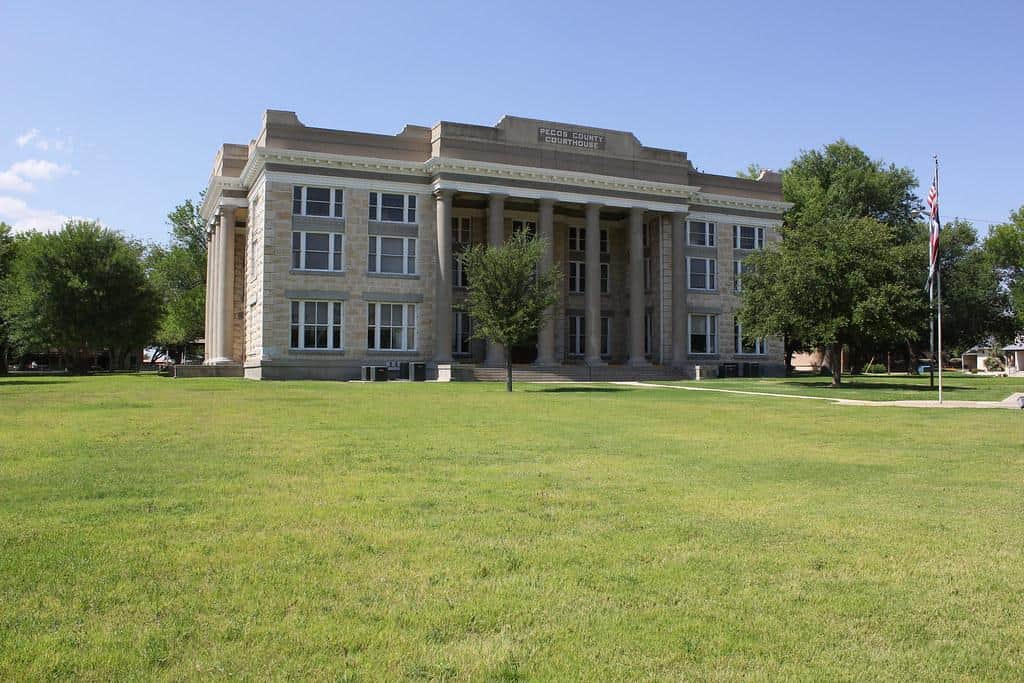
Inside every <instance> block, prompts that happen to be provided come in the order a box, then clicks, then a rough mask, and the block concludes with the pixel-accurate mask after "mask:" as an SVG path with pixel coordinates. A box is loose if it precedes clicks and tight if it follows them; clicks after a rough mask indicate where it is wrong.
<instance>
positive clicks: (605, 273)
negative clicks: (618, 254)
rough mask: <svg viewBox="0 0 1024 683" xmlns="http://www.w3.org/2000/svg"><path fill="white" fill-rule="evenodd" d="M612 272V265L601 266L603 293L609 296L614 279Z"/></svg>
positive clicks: (604, 264) (603, 264)
mask: <svg viewBox="0 0 1024 683" xmlns="http://www.w3.org/2000/svg"><path fill="white" fill-rule="evenodd" d="M611 270H612V268H611V264H610V263H602V264H601V293H602V294H607V293H608V292H609V291H611V279H612V277H611Z"/></svg>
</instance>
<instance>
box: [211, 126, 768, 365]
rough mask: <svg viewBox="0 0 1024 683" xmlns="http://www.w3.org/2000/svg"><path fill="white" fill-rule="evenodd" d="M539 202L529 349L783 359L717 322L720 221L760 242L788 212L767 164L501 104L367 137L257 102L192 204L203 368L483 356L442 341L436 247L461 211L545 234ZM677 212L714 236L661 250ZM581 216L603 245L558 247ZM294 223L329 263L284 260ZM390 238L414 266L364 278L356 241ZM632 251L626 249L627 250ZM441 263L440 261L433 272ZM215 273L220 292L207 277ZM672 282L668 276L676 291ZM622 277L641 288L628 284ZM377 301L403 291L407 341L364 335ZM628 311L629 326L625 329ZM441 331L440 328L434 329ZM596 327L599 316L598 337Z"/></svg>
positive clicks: (680, 222)
mask: <svg viewBox="0 0 1024 683" xmlns="http://www.w3.org/2000/svg"><path fill="white" fill-rule="evenodd" d="M544 131H547V132H544ZM567 141H568V142H567ZM296 188H299V192H300V197H307V194H305V193H309V192H310V190H312V191H313V192H314V193H320V194H316V197H320V196H328V197H330V198H331V199H330V208H329V210H328V208H327V204H326V203H324V202H320V203H318V204H317V203H315V202H313V200H310V201H309V202H306V201H305V200H303V201H302V203H300V209H299V211H297V212H296V211H295V207H294V199H295V195H294V193H295V192H296ZM302 188H307V189H306V190H302ZM328 192H329V194H324V193H328ZM312 196H314V195H313V194H312V193H310V194H309V197H312ZM371 197H373V198H375V199H374V201H373V202H371ZM495 197H497V200H495ZM396 198H397V199H396ZM403 198H404V199H403ZM409 198H412V199H409ZM316 201H317V202H319V201H320V200H319V199H317V200H316ZM385 201H387V202H393V201H404V202H405V204H403V208H402V209H401V210H399V211H398V212H397V213H395V211H394V209H390V211H391V214H389V217H390V218H392V219H396V218H397V217H401V219H402V220H390V221H388V220H383V219H384V218H385V216H384V214H383V203H384V202H385ZM545 201H546V202H548V204H547V206H548V207H549V209H548V211H549V213H548V214H547V215H549V216H551V217H552V219H551V222H550V223H549V224H548V225H549V227H550V234H551V251H550V260H551V262H552V263H553V264H555V265H556V266H557V267H558V268H559V269H560V270H561V271H562V273H563V274H564V280H563V287H562V290H561V293H560V301H559V303H558V305H556V307H555V310H554V311H553V313H552V321H551V332H550V337H545V336H544V334H542V335H541V336H540V341H539V342H538V343H539V344H541V345H542V346H544V345H546V344H550V345H551V348H545V349H543V350H546V351H547V355H548V357H550V358H551V359H552V364H553V365H558V364H574V363H583V362H584V358H585V357H586V359H587V361H586V362H588V363H591V364H602V363H611V364H625V363H629V364H631V365H638V364H639V365H647V364H654V365H655V366H665V367H668V366H673V367H675V368H677V369H678V370H680V371H682V372H683V373H686V374H692V373H693V371H694V367H695V366H696V365H702V364H703V365H710V366H719V365H721V364H723V363H734V362H735V363H743V362H747V363H750V362H754V363H758V364H759V365H760V366H761V368H762V370H763V371H764V372H766V373H778V372H781V370H782V366H783V349H782V344H781V342H780V341H779V340H768V341H767V348H766V349H763V350H764V352H763V353H760V352H759V353H756V354H743V353H737V352H736V348H737V347H736V345H735V334H734V326H733V317H734V312H735V310H736V309H737V307H738V305H739V297H738V293H737V292H736V291H735V288H734V276H733V274H734V266H733V263H734V261H735V260H736V259H740V258H742V257H743V256H744V255H745V254H746V253H747V252H746V251H744V250H737V249H734V243H733V229H734V228H733V226H734V225H744V226H751V227H753V228H756V229H761V230H763V234H764V235H765V240H766V241H767V242H770V241H772V240H775V239H778V234H777V227H778V225H779V224H780V222H781V221H780V219H781V213H782V211H784V210H785V209H786V208H787V205H786V204H785V203H784V202H782V201H781V184H780V182H779V178H778V176H777V175H776V174H766V175H765V176H762V178H761V179H760V180H758V181H751V180H745V179H736V178H730V177H726V176H714V175H711V174H706V173H699V172H697V171H696V170H695V169H694V168H693V166H692V164H691V163H690V162H689V160H688V159H687V158H686V155H685V153H683V152H675V151H671V150H658V149H653V148H647V147H644V146H642V145H641V144H640V143H639V141H637V140H636V138H635V136H633V135H632V134H631V133H624V132H620V131H608V130H601V129H594V128H587V127H581V126H568V125H565V124H555V123H551V122H543V121H536V120H533V119H519V118H514V117H505V118H504V119H502V121H501V122H499V124H498V125H497V126H494V127H488V126H471V125H467V124H455V123H448V122H442V123H439V124H437V125H435V126H434V127H432V128H425V127H419V126H408V127H406V129H405V130H403V131H402V132H401V133H399V134H398V135H395V136H385V135H373V134H364V133H348V132H344V131H334V130H326V129H319V128H308V127H306V126H304V125H303V124H302V123H301V122H299V121H298V119H297V117H295V115H294V114H292V113H290V112H274V111H268V112H267V113H266V114H265V116H264V121H263V127H262V129H261V131H260V133H259V135H258V136H257V137H256V138H255V139H254V140H253V141H252V142H251V143H250V144H249V145H248V146H243V145H225V146H224V147H223V148H222V149H221V150H220V151H219V152H218V154H217V157H216V159H215V163H214V172H213V175H212V176H211V182H210V186H209V189H208V191H207V195H206V200H205V202H204V205H203V214H204V217H205V218H206V219H207V220H208V221H209V224H210V244H211V248H210V264H209V269H208V282H209V287H210V292H211V296H209V297H208V311H207V327H208V334H207V338H208V340H209V342H210V344H209V346H210V348H211V350H212V351H213V353H211V354H208V355H209V361H208V362H210V363H212V364H217V365H237V366H241V368H242V369H243V371H244V374H245V376H246V377H249V378H252V379H285V378H318V379H319V378H322V379H349V378H355V377H358V376H359V374H360V368H361V367H362V366H365V365H387V364H394V363H395V362H401V361H415V362H425V363H428V364H430V365H431V366H432V367H434V368H436V366H437V364H445V363H449V362H452V361H454V362H456V363H477V364H483V363H490V364H493V363H494V362H495V360H496V359H495V358H494V357H491V356H489V355H488V348H487V345H486V343H484V341H482V340H474V341H472V342H471V343H470V344H469V348H468V351H467V350H466V349H464V348H463V347H456V346H455V343H454V342H453V343H452V345H451V346H449V345H448V343H447V339H448V338H449V336H451V337H452V338H454V339H457V337H458V334H457V331H456V330H454V329H453V325H454V321H455V313H454V311H457V310H458V309H459V306H460V305H461V304H462V302H463V301H464V299H465V294H466V290H465V289H464V288H463V287H461V286H460V285H461V283H460V282H458V281H457V280H453V277H454V275H453V271H454V270H455V268H454V267H453V266H452V263H453V261H452V258H453V251H454V253H456V254H457V252H458V250H459V249H460V248H461V247H462V240H463V239H464V237H465V236H466V235H467V233H466V232H465V231H462V230H461V227H462V226H463V225H464V224H465V223H466V222H468V225H466V228H467V230H468V236H469V238H470V243H473V244H480V243H488V242H489V243H492V244H494V243H498V242H500V241H502V240H504V239H506V238H507V237H508V236H509V235H511V234H512V232H513V231H514V230H516V229H527V228H528V229H532V230H537V229H538V226H539V227H541V228H542V229H543V225H542V224H541V219H542V212H541V203H542V202H545ZM413 202H415V210H414V211H410V210H409V207H411V206H412V203H413ZM442 202H448V204H446V205H445V206H441V204H442ZM314 205H315V206H314ZM371 205H374V206H376V208H375V209H371ZM373 210H375V211H377V215H376V216H371V211H373ZM325 212H326V213H327V214H328V215H319V214H323V213H325ZM446 212H447V213H446ZM312 214H317V215H312ZM439 214H440V215H441V216H448V215H450V216H451V219H452V221H453V224H454V226H442V230H441V231H440V234H442V235H444V237H445V239H444V240H443V241H442V240H439V239H438V235H439V230H438V226H437V220H438V218H437V217H438V215H439ZM413 217H414V220H410V219H411V218H413ZM691 219H692V220H701V221H713V222H714V223H715V226H716V236H717V240H716V243H715V246H713V247H710V246H708V247H705V246H695V245H692V244H689V243H686V244H677V243H678V242H679V240H680V239H685V234H686V227H687V221H688V220H691ZM588 225H589V226H590V229H589V230H587V231H586V232H587V234H586V240H587V242H590V241H591V240H595V241H598V242H601V241H600V237H599V235H598V234H591V233H593V232H594V231H595V230H594V229H595V227H596V226H598V225H599V226H600V230H601V231H602V232H606V234H607V240H606V244H605V243H601V244H600V246H598V247H594V246H592V245H588V246H590V248H589V249H586V250H583V249H579V248H578V247H580V246H582V245H579V244H574V245H570V231H578V230H582V229H584V228H587V227H588ZM455 226H458V227H459V228H460V229H459V230H455V229H453V228H454V227H455ZM489 226H491V227H490V228H489ZM225 231H231V235H230V236H231V240H230V244H225V243H224V241H223V236H224V233H225ZM299 233H305V234H306V235H307V236H308V235H309V234H312V235H313V236H314V237H315V238H316V239H320V240H328V239H329V240H330V241H329V244H330V245H332V246H331V253H330V254H329V256H328V258H329V259H331V261H330V263H331V264H332V265H331V266H326V265H325V263H322V262H320V261H316V263H317V264H318V265H317V266H315V267H306V268H303V267H298V268H297V267H295V263H294V262H293V258H295V257H294V255H293V242H292V240H293V234H299ZM446 233H447V234H446ZM449 234H450V235H451V239H450V240H449V239H448V236H449ZM331 235H337V236H340V237H330V236H331ZM396 238H402V239H404V240H406V241H405V242H403V243H402V244H405V245H406V246H405V247H404V248H405V249H412V248H414V249H415V259H414V262H415V267H414V271H413V272H412V273H404V272H402V273H380V272H371V269H370V267H369V265H368V256H369V254H370V253H371V246H370V245H371V240H373V242H374V244H380V245H383V244H384V243H385V242H387V243H388V244H389V245H394V244H396V243H398V242H397V240H396ZM409 238H413V239H414V241H413V242H409V241H408V239H409ZM300 239H301V238H300ZM338 240H340V242H339V241H338ZM300 244H305V243H304V242H300ZM338 244H340V245H341V246H340V252H341V253H340V258H339V260H338V263H335V262H334V261H333V259H334V257H335V251H337V250H338V247H337V245H338ZM638 244H640V245H641V247H642V258H631V257H630V254H631V253H635V252H634V251H633V247H634V246H635V245H638ZM571 247H572V248H571ZM605 247H606V248H605ZM389 248H392V246H389ZM300 251H301V252H302V254H303V255H302V256H300V257H298V258H300V259H302V262H303V263H304V262H305V261H304V259H306V258H313V256H310V254H312V250H305V251H302V250H300ZM680 253H681V254H682V255H683V259H682V260H681V261H680V262H679V263H676V262H675V259H674V258H673V256H674V254H680ZM225 254H228V255H229V256H230V267H228V265H227V264H226V263H225V261H224V258H225V256H224V255H225ZM407 256H408V254H406V257H407ZM316 258H321V257H320V256H316ZM689 258H710V259H714V260H715V263H716V264H717V287H715V288H714V289H712V290H709V291H700V290H694V289H691V288H690V287H689V273H688V272H687V271H688V267H689V264H688V259H689ZM595 259H596V260H595ZM442 262H444V263H447V264H449V266H448V267H446V268H439V264H440V263H442ZM597 262H600V264H601V266H600V267H595V265H594V264H596V263H597ZM382 263H383V261H382ZM570 264H572V265H570ZM334 265H340V268H335V267H334ZM392 265H393V263H392ZM320 266H324V267H323V268H321V267H320ZM577 266H578V267H579V269H580V271H581V272H580V274H581V275H582V274H584V273H585V274H586V276H587V277H586V285H585V287H586V290H588V291H590V292H591V296H590V297H588V296H587V295H586V294H585V293H579V292H576V291H571V289H570V277H569V275H570V269H571V268H575V267H577ZM382 267H383V266H382ZM389 267H391V266H389ZM599 268H607V272H608V290H607V292H606V293H605V292H602V293H600V295H598V296H594V295H593V293H592V292H593V290H591V289H590V288H592V287H599V286H600V282H599V281H594V277H593V276H594V274H595V273H598V272H601V271H600V270H599ZM385 270H386V269H385ZM641 270H642V271H643V272H641ZM225 281H226V282H227V283H228V285H229V286H228V287H227V289H226V290H224V289H222V288H221V285H220V283H222V282H225ZM680 282H682V283H684V286H683V287H682V288H680V287H678V286H676V285H677V284H678V283H680ZM635 287H640V288H641V289H642V295H637V296H633V295H632V292H633V290H634V288H635ZM676 290H678V291H676ZM449 291H450V302H451V306H450V307H449V306H448V304H447V303H444V305H442V306H441V307H438V306H437V301H438V298H439V297H440V296H441V294H443V293H444V292H449ZM227 292H230V296H231V300H230V302H229V301H228V300H227V298H226V297H227V296H228V294H227ZM441 301H442V302H446V301H447V299H446V298H445V297H441ZM294 302H326V303H327V305H328V308H329V309H330V310H331V311H332V312H331V314H330V316H331V317H330V321H329V323H328V322H327V321H326V319H325V320H324V321H314V322H315V323H316V324H315V325H314V324H313V323H310V322H309V321H303V326H302V327H298V328H296V330H297V333H298V335H299V338H300V339H301V341H300V342H298V343H296V342H295V339H296V337H293V320H292V310H293V304H294ZM378 303H379V304H391V305H393V306H398V305H400V304H401V305H402V306H403V308H402V311H403V312H405V311H408V310H409V308H408V307H409V306H410V305H411V306H414V307H415V314H416V323H415V326H414V327H412V326H409V325H406V326H405V327H406V329H405V330H404V332H402V333H401V334H404V335H407V336H408V335H414V336H415V345H414V348H412V349H401V350H398V349H395V350H377V349H374V348H370V343H369V340H368V326H369V322H368V306H369V304H378ZM300 306H305V303H301V304H300ZM634 308H637V310H633V309H634ZM228 309H230V310H228ZM303 310H306V309H303ZM317 310H318V311H321V312H322V311H323V310H327V309H326V308H324V307H322V306H321V307H320V308H319V309H317ZM375 310H382V309H375ZM387 310H388V311H391V310H392V308H391V307H390V306H388V307H387ZM338 312H340V314H341V315H340V319H339V318H337V315H338ZM588 313H589V314H590V315H588ZM595 313H596V314H597V315H599V316H600V317H601V318H608V319H609V321H610V325H609V329H610V338H609V340H608V341H609V344H608V346H609V348H607V349H602V351H605V353H602V354H601V355H600V359H598V358H597V357H596V356H597V354H595V353H594V352H593V349H592V348H589V345H590V344H592V343H593V341H594V339H595V338H596V337H595V336H594V334H595V328H593V327H592V326H591V325H590V323H589V321H590V320H592V319H593V314H595ZM691 314H711V315H714V316H717V317H716V319H715V320H716V322H717V325H716V334H715V338H716V340H717V349H714V352H713V353H704V354H698V353H693V352H692V351H691V349H690V337H689V326H688V322H689V316H690V315H691ZM317 315H319V313H317ZM576 316H582V318H583V320H584V326H583V327H581V328H580V329H578V330H577V334H578V335H582V337H583V339H584V340H585V341H584V346H585V347H588V350H589V351H590V352H589V353H587V354H586V356H585V357H584V356H582V355H579V354H577V353H574V351H577V350H579V349H578V348H576V346H577V345H575V344H573V340H572V339H570V323H571V322H575V321H576V318H575V317H576ZM634 316H639V317H640V318H642V321H640V322H634V321H636V320H637V318H634ZM679 320H681V321H682V324H681V325H680V324H679V322H678V321H679ZM641 323H642V324H641ZM335 324H337V325H339V326H340V332H338V333H337V335H335V330H336V329H337V328H336V327H335V326H334V325H335ZM317 325H319V327H317ZM441 326H443V329H445V330H450V331H451V334H450V335H449V334H445V335H441V336H439V334H438V329H439V327H441ZM314 328H315V329H314ZM328 328H329V329H328ZM324 330H327V332H326V334H325V333H324ZM389 333H393V332H392V331H390V330H389ZM604 333H605V330H604V328H603V325H602V327H601V338H603V337H604ZM307 334H308V335H311V336H309V337H307V336H305V335H307ZM380 334H381V335H383V334H384V332H383V331H382V332H381V333H380ZM383 338H384V337H383V336H382V337H381V339H383ZM545 339H550V341H544V340H545ZM339 342H340V343H339ZM381 343H384V342H381ZM304 346H314V347H317V348H302V347H304ZM324 346H326V347H327V348H322V347H324ZM441 346H446V348H441ZM758 351H761V349H758ZM538 355H541V357H543V355H542V354H539V353H538V349H537V348H536V346H532V347H531V346H530V345H527V346H526V347H523V348H516V349H514V350H513V356H514V358H515V359H516V360H517V361H520V362H531V361H533V360H534V359H535V358H537V357H538Z"/></svg>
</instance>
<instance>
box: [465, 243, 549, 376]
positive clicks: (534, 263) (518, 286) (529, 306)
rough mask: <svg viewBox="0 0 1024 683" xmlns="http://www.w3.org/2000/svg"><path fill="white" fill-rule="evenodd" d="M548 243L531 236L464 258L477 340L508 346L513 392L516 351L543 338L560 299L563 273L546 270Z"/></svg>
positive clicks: (475, 251) (507, 364) (475, 249)
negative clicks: (543, 267)
mask: <svg viewBox="0 0 1024 683" xmlns="http://www.w3.org/2000/svg"><path fill="white" fill-rule="evenodd" d="M548 248H550V245H548V244H547V242H546V241H545V240H541V239H536V238H533V237H531V236H530V235H529V234H528V233H526V232H519V233H516V234H515V235H513V236H512V237H511V238H510V239H509V240H508V241H507V242H506V243H505V244H503V245H501V246H498V247H491V246H486V245H483V244H478V245H476V246H474V247H472V248H471V249H469V250H468V251H466V252H464V253H463V254H462V256H461V259H462V264H463V267H464V268H465V269H466V275H467V277H468V279H469V292H468V295H467V297H466V306H465V308H466V310H467V311H468V312H469V315H470V317H472V319H473V324H474V327H475V329H474V332H473V336H474V337H475V338H477V339H489V340H491V341H493V342H497V343H498V344H501V345H502V346H504V347H505V369H506V381H505V387H506V389H507V390H508V391H512V347H513V346H515V345H516V344H522V343H523V342H525V341H526V340H527V339H529V338H530V337H531V336H533V335H535V334H537V332H538V330H540V326H541V325H542V324H543V323H544V321H545V319H546V318H547V316H548V315H549V314H550V309H551V307H552V306H553V305H554V304H555V302H556V301H557V298H558V294H557V292H558V283H559V282H561V274H560V273H559V272H558V270H557V268H552V269H550V270H548V271H547V272H543V273H542V272H539V271H540V261H541V257H542V255H543V253H544V250H545V249H548Z"/></svg>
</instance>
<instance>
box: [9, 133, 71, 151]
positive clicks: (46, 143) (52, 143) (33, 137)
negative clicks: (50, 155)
mask: <svg viewBox="0 0 1024 683" xmlns="http://www.w3.org/2000/svg"><path fill="white" fill-rule="evenodd" d="M14 142H15V144H17V145H18V147H27V146H29V145H31V146H33V147H35V148H36V149H38V150H40V151H42V152H48V151H50V149H51V148H52V149H54V150H55V151H57V152H70V151H71V150H72V148H73V147H74V139H73V138H72V137H71V136H70V135H66V136H62V135H61V134H60V129H59V128H58V129H57V135H56V137H47V136H45V135H43V134H42V133H41V132H40V130H39V129H38V128H33V129H31V130H27V131H25V132H24V133H22V134H21V135H19V136H18V137H16V138H14Z"/></svg>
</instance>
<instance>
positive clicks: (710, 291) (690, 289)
mask: <svg viewBox="0 0 1024 683" xmlns="http://www.w3.org/2000/svg"><path fill="white" fill-rule="evenodd" d="M686 291H688V292H698V293H700V294H718V289H698V288H697V287H687V288H686Z"/></svg>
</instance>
